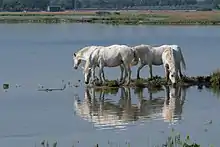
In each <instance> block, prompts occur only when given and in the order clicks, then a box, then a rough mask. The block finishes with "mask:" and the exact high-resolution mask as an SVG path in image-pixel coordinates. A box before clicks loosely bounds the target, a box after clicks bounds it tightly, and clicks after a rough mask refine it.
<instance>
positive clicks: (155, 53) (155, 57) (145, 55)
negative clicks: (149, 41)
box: [132, 44, 186, 79]
mask: <svg viewBox="0 0 220 147" xmlns="http://www.w3.org/2000/svg"><path fill="white" fill-rule="evenodd" d="M133 48H134V50H135V52H136V54H137V57H138V58H139V60H140V62H141V65H140V66H139V67H138V69H137V79H140V70H141V69H142V68H143V67H144V66H145V65H148V66H149V72H150V78H152V77H153V73H152V65H156V66H160V65H163V60H162V54H163V53H164V51H165V49H167V48H171V49H172V50H174V52H175V63H174V64H175V65H177V68H178V71H179V74H180V77H182V72H181V68H180V62H181V63H182V65H183V68H184V69H186V65H185V61H184V57H183V54H182V51H181V48H180V47H179V46H178V45H162V46H157V47H156V46H151V45H145V44H141V45H137V46H135V47H133ZM134 65H137V63H132V66H134Z"/></svg>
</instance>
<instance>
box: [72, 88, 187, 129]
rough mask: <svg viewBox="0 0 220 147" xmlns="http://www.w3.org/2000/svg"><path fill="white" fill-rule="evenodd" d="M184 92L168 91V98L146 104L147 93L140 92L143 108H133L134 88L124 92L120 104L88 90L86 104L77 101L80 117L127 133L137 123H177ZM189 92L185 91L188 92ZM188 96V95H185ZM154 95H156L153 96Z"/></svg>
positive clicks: (97, 124) (77, 112) (154, 99)
mask: <svg viewBox="0 0 220 147" xmlns="http://www.w3.org/2000/svg"><path fill="white" fill-rule="evenodd" d="M181 90H182V88H179V87H177V88H173V89H172V88H171V90H170V88H169V87H166V96H165V98H164V97H160V98H152V97H151V98H150V99H149V100H144V99H143V96H140V95H143V91H142V92H139V96H138V97H139V100H140V101H139V104H132V102H131V90H130V88H124V87H122V88H120V91H121V92H120V93H121V97H120V100H119V101H118V103H113V102H112V101H109V100H105V95H106V93H105V92H104V91H103V90H101V91H100V92H99V97H98V99H97V98H96V96H95V95H96V93H98V92H95V89H94V88H87V89H86V90H85V97H84V100H83V101H82V102H80V100H79V99H75V102H74V105H75V110H76V114H77V115H78V116H80V117H81V118H83V119H84V120H87V121H89V122H91V123H93V124H94V126H95V127H98V128H100V129H125V128H126V127H128V125H129V124H131V122H133V121H137V120H146V119H156V118H160V119H161V118H162V117H163V118H164V119H165V120H169V121H173V118H175V117H176V116H178V117H177V118H176V119H181V118H180V117H181V113H182V105H183V103H184V99H185V94H184V95H183V96H182V97H183V99H182V100H181V98H180V94H181ZM184 90H185V89H184ZM184 92H185V91H184ZM184 92H183V93H184ZM150 95H152V94H150Z"/></svg>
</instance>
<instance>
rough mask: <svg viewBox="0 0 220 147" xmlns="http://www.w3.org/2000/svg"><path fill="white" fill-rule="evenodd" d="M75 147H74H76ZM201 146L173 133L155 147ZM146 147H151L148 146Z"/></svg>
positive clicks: (46, 145)
mask: <svg viewBox="0 0 220 147" xmlns="http://www.w3.org/2000/svg"><path fill="white" fill-rule="evenodd" d="M126 144H127V146H128V147H131V145H130V143H126ZM41 145H42V147H59V146H58V145H57V141H55V142H54V143H52V145H51V146H50V144H49V143H48V142H45V140H43V141H42V142H41ZM74 146H75V145H72V147H74ZM200 146H201V145H199V144H197V143H195V142H193V141H192V140H191V139H190V136H186V137H185V138H182V137H181V136H180V134H177V133H174V132H172V134H171V136H169V137H168V138H167V140H166V141H165V143H164V144H162V145H157V146H154V147H200ZM91 147H92V146H91ZM93 147H100V146H99V144H96V145H93ZM146 147H151V146H148V145H146Z"/></svg>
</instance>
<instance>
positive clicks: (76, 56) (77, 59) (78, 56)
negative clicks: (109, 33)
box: [73, 44, 124, 81]
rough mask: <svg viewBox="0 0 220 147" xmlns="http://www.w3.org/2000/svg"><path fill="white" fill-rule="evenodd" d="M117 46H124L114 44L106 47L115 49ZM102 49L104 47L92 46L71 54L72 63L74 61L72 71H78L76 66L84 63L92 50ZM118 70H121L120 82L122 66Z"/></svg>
mask: <svg viewBox="0 0 220 147" xmlns="http://www.w3.org/2000/svg"><path fill="white" fill-rule="evenodd" d="M117 46H124V45H117V44H115V45H110V46H107V47H110V48H112V47H117ZM103 47H104V46H94V45H93V46H87V47H84V48H82V49H81V50H79V51H78V52H75V53H73V61H74V63H73V64H74V65H73V67H74V69H78V66H79V65H80V63H81V61H86V60H87V59H88V58H89V56H90V54H91V53H92V52H93V51H94V50H96V49H99V48H103ZM98 66H99V65H98ZM82 68H83V67H82ZM83 69H84V68H83ZM120 69H121V77H120V81H122V80H123V72H124V69H123V66H122V65H120ZM94 70H95V69H94ZM92 72H93V71H92ZM94 74H95V71H94ZM103 78H104V79H105V75H104V73H103Z"/></svg>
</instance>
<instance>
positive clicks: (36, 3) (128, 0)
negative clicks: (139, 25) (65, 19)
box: [0, 0, 220, 11]
mask: <svg viewBox="0 0 220 147" xmlns="http://www.w3.org/2000/svg"><path fill="white" fill-rule="evenodd" d="M197 3H198V2H197V0H0V8H1V10H7V11H10V10H11V11H21V10H34V11H36V10H46V9H47V6H48V5H59V6H61V7H62V8H64V9H73V8H75V7H77V8H118V9H121V8H130V7H134V6H177V5H178V6H179V5H184V6H187V5H195V4H197ZM200 3H201V2H200ZM202 3H203V4H207V5H208V4H209V5H210V4H212V5H213V7H217V6H218V5H220V0H205V1H203V2H202Z"/></svg>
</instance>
